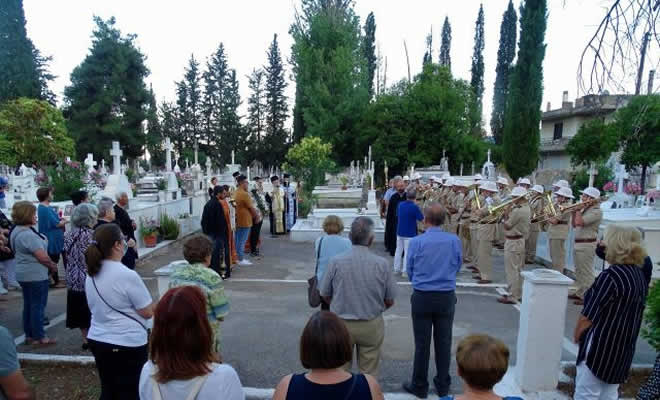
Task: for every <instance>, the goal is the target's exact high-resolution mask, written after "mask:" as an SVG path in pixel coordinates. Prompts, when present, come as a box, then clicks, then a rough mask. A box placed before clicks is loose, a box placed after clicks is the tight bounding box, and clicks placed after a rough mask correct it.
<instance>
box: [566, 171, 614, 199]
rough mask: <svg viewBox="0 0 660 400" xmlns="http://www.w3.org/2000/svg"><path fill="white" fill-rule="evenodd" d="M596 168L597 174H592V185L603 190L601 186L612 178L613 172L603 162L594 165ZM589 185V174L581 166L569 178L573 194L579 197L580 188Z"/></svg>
mask: <svg viewBox="0 0 660 400" xmlns="http://www.w3.org/2000/svg"><path fill="white" fill-rule="evenodd" d="M596 168H597V169H598V175H596V176H594V187H595V188H596V189H598V190H600V191H603V186H605V184H606V183H607V182H609V181H611V180H612V179H613V178H614V173H613V172H612V170H611V169H610V168H608V167H607V166H606V165H605V164H598V165H596ZM588 185H589V174H588V173H587V169H586V168H581V169H578V170H576V171H575V173H573V179H572V180H571V189H573V195H574V196H577V197H579V194H580V190H583V189H584V188H586V187H587V186H588Z"/></svg>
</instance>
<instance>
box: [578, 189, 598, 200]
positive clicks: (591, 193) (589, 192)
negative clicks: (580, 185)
mask: <svg viewBox="0 0 660 400" xmlns="http://www.w3.org/2000/svg"><path fill="white" fill-rule="evenodd" d="M580 193H583V194H586V195H587V196H589V197H591V198H592V199H597V198H599V197H600V190H598V189H596V188H595V187H588V188H586V189H584V190H580Z"/></svg>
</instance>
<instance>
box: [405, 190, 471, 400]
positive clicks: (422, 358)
mask: <svg viewBox="0 0 660 400" xmlns="http://www.w3.org/2000/svg"><path fill="white" fill-rule="evenodd" d="M445 216H446V211H445V209H444V208H443V207H442V205H440V204H439V203H436V202H433V203H431V204H429V205H428V206H427V207H426V209H425V210H424V224H425V225H426V232H425V233H424V234H422V235H420V236H417V237H415V238H413V239H411V240H410V244H409V246H408V251H407V253H406V259H407V261H408V265H407V271H408V277H409V278H410V282H411V283H412V286H413V289H414V291H413V294H412V296H411V299H410V303H411V308H412V321H413V333H414V336H415V361H414V364H413V376H412V381H411V382H405V383H404V384H403V389H404V390H406V391H407V392H409V393H412V394H413V395H415V396H417V397H420V398H426V396H427V395H428V390H429V382H428V369H429V359H430V353H431V337H433V344H434V348H435V368H436V371H437V375H436V377H435V378H433V383H434V384H435V388H436V391H437V392H438V395H440V397H443V396H446V395H447V393H448V392H449V386H450V384H451V378H450V377H449V365H450V363H451V339H452V325H453V324H454V309H455V307H456V293H455V290H456V274H457V273H458V271H459V270H460V268H461V263H462V257H463V256H462V251H461V250H462V246H461V241H460V240H459V239H458V236H456V235H455V234H453V233H447V232H444V231H443V230H442V229H441V228H440V227H441V226H442V224H443V223H444V220H445Z"/></svg>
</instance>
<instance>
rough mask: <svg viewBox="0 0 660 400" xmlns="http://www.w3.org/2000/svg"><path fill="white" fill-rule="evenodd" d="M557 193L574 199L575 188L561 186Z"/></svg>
mask: <svg viewBox="0 0 660 400" xmlns="http://www.w3.org/2000/svg"><path fill="white" fill-rule="evenodd" d="M556 194H557V195H558V196H561V197H566V198H567V199H574V198H575V197H573V190H571V188H569V187H560V188H559V190H557V192H556Z"/></svg>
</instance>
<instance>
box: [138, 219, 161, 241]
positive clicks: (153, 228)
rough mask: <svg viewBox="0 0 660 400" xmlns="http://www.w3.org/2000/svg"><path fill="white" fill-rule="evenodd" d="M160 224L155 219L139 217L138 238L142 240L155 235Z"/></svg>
mask: <svg viewBox="0 0 660 400" xmlns="http://www.w3.org/2000/svg"><path fill="white" fill-rule="evenodd" d="M159 229H160V224H159V223H158V220H157V219H155V218H147V217H140V236H142V237H143V238H145V237H148V236H152V235H157V234H158V230H159Z"/></svg>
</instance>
